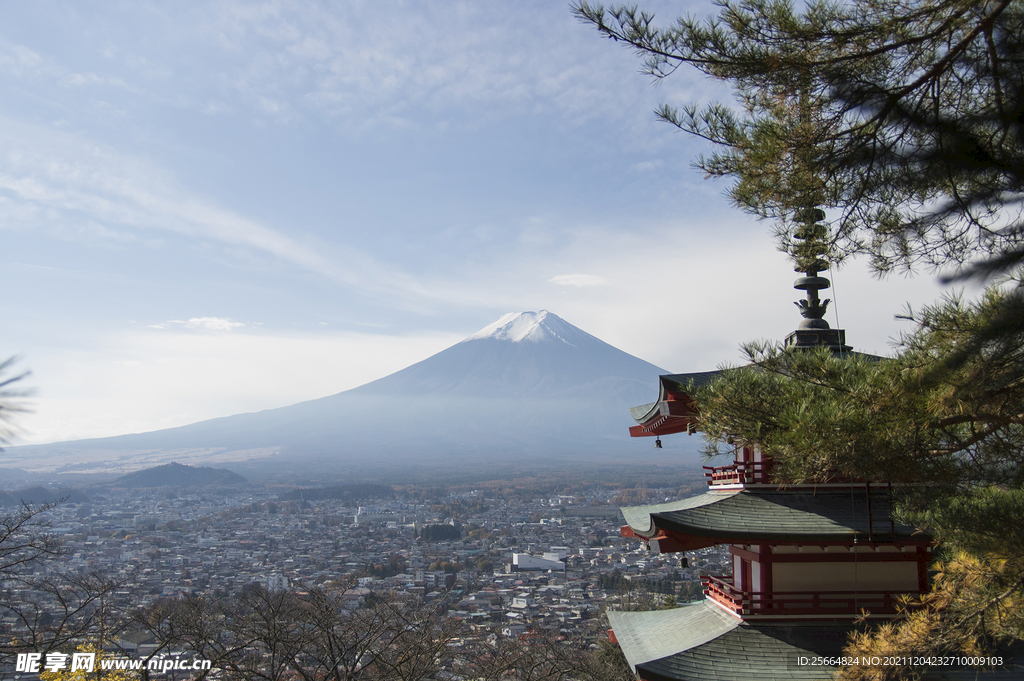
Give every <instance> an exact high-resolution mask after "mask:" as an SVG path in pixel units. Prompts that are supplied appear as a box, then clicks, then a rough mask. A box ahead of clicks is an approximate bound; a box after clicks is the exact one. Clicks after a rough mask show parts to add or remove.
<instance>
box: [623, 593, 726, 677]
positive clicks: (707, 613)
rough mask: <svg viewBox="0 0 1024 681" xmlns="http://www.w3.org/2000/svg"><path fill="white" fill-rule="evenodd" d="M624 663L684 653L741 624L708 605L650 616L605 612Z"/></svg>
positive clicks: (691, 606)
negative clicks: (623, 656) (681, 651)
mask: <svg viewBox="0 0 1024 681" xmlns="http://www.w3.org/2000/svg"><path fill="white" fill-rule="evenodd" d="M608 622H609V624H611V627H612V631H614V632H615V638H616V639H617V640H618V641H619V646H620V647H621V648H622V652H623V653H624V654H625V655H626V661H627V662H629V666H630V667H633V668H634V669H635V668H636V666H637V665H638V664H643V663H645V662H650V661H651V660H657V659H659V658H662V657H666V656H668V655H672V654H674V653H677V652H679V651H680V650H687V649H689V648H693V647H694V646H699V645H701V644H702V643H707V642H708V641H710V640H712V639H714V638H717V637H718V636H721V635H722V634H724V633H726V632H728V631H731V630H733V629H735V628H736V627H738V626H739V625H740V621H739V620H738V619H737V618H735V617H733V616H732V615H729V614H728V613H726V612H725V611H724V610H722V609H721V608H719V607H717V606H715V605H713V604H712V603H710V602H709V601H702V602H700V603H698V604H695V605H686V606H683V607H681V608H672V609H670V610H654V611H651V612H617V611H614V610H609V611H608Z"/></svg>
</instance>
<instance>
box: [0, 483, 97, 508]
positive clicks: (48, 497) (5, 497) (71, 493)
mask: <svg viewBox="0 0 1024 681" xmlns="http://www.w3.org/2000/svg"><path fill="white" fill-rule="evenodd" d="M60 500H63V501H65V502H66V503H69V504H85V503H88V502H89V501H91V500H90V499H89V497H87V496H86V495H85V494H83V493H82V492H79V491H78V490H59V489H58V490H52V489H46V488H45V487H30V488H28V489H22V490H17V491H10V492H6V491H3V490H0V507H2V506H21V505H22V504H23V503H25V504H28V505H29V506H38V505H40V504H50V503H53V502H55V501H60Z"/></svg>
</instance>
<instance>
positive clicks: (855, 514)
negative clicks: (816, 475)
mask: <svg viewBox="0 0 1024 681" xmlns="http://www.w3.org/2000/svg"><path fill="white" fill-rule="evenodd" d="M890 513H891V511H890V507H889V501H888V498H887V497H886V496H885V495H884V494H874V493H872V494H871V495H865V494H864V493H863V492H857V491H854V492H818V493H816V494H809V493H806V492H786V491H765V490H749V489H745V490H734V491H730V492H718V491H711V492H707V493H705V494H701V495H699V496H696V497H691V498H689V499H683V500H681V501H677V502H670V503H667V504H656V505H653V506H633V507H627V508H623V509H622V515H623V517H624V518H625V519H626V522H627V523H628V528H629V532H628V533H627V532H625V531H624V532H623V533H624V534H633V535H634V536H637V537H641V538H644V539H652V538H656V537H659V536H670V537H673V538H674V539H675V540H676V541H677V542H680V543H682V544H697V543H700V542H702V541H703V542H708V541H710V542H711V543H723V544H724V543H733V542H747V541H779V542H793V541H796V542H804V541H805V542H847V541H852V540H854V539H860V540H864V539H868V540H872V541H885V542H890V541H912V542H913V541H917V542H919V541H922V540H926V539H927V537H925V536H924V535H922V534H921V533H919V532H917V531H916V530H915V529H914V528H913V527H910V526H908V525H903V524H900V523H894V522H892V521H891V520H890V518H891V515H890ZM624 530H625V528H624Z"/></svg>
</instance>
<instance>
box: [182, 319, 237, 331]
mask: <svg viewBox="0 0 1024 681" xmlns="http://www.w3.org/2000/svg"><path fill="white" fill-rule="evenodd" d="M185 326H186V327H187V328H189V329H207V330H208V331H230V330H231V329H234V328H237V327H239V326H245V324H243V323H242V322H233V321H231V320H230V319H226V318H224V317H192V318H191V319H189V320H188V321H187V322H185Z"/></svg>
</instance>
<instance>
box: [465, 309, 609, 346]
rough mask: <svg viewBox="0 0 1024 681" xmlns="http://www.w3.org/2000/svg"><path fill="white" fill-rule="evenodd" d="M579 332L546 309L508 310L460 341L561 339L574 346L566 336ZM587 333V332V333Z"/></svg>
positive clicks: (513, 341)
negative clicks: (535, 310)
mask: <svg viewBox="0 0 1024 681" xmlns="http://www.w3.org/2000/svg"><path fill="white" fill-rule="evenodd" d="M574 332H575V333H579V332H580V330H579V329H577V328H576V327H574V326H572V325H571V324H569V323H568V322H566V321H565V320H564V319H562V318H561V317H559V316H558V315H555V314H552V313H550V312H548V311H547V310H541V311H540V312H509V313H508V314H505V315H502V316H501V317H500V318H499V319H498V321H496V322H492V323H491V324H488V325H487V326H485V327H484V328H482V329H480V330H479V331H477V332H476V333H474V334H473V335H472V336H470V337H469V338H466V339H465V340H463V341H462V342H463V343H465V342H467V341H472V340H479V339H481V338H493V339H494V340H500V341H511V342H512V343H521V342H523V341H528V342H532V343H539V342H541V341H551V340H555V341H562V342H563V343H566V344H568V345H572V346H573V347H575V345H576V344H575V343H573V342H572V341H570V340H569V338H567V336H572V335H574ZM587 335H589V334H587Z"/></svg>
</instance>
